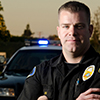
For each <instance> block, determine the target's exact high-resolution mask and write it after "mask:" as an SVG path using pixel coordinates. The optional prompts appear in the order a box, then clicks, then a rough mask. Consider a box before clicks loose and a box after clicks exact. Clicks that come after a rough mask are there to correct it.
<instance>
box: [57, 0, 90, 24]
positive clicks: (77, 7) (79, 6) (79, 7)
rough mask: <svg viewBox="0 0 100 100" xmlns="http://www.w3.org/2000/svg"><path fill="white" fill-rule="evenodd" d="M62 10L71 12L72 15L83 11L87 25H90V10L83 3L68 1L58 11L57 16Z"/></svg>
mask: <svg viewBox="0 0 100 100" xmlns="http://www.w3.org/2000/svg"><path fill="white" fill-rule="evenodd" d="M62 10H67V11H69V12H73V13H74V12H79V11H84V12H85V13H86V17H87V20H88V24H90V9H89V7H88V6H86V5H85V4H84V3H81V2H78V1H69V2H67V3H65V4H63V5H62V6H61V7H60V8H59V9H58V16H59V15H60V12H61V11H62Z"/></svg>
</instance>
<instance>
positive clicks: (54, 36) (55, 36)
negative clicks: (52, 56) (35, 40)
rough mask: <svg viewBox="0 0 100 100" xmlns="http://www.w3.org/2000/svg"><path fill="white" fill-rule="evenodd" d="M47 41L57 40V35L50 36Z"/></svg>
mask: <svg viewBox="0 0 100 100" xmlns="http://www.w3.org/2000/svg"><path fill="white" fill-rule="evenodd" d="M48 39H49V40H59V38H58V36H57V35H50V36H49V37H48Z"/></svg>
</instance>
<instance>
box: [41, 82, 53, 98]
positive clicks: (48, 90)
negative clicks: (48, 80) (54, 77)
mask: <svg viewBox="0 0 100 100" xmlns="http://www.w3.org/2000/svg"><path fill="white" fill-rule="evenodd" d="M43 93H44V95H46V96H47V97H48V99H52V98H53V86H52V85H47V84H44V85H43Z"/></svg>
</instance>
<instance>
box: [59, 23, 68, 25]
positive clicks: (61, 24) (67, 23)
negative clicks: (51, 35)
mask: <svg viewBox="0 0 100 100" xmlns="http://www.w3.org/2000/svg"><path fill="white" fill-rule="evenodd" d="M61 25H70V23H62V24H61Z"/></svg>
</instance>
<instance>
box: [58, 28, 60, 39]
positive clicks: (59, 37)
mask: <svg viewBox="0 0 100 100" xmlns="http://www.w3.org/2000/svg"><path fill="white" fill-rule="evenodd" d="M57 33H58V37H59V39H60V30H59V26H57Z"/></svg>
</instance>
